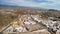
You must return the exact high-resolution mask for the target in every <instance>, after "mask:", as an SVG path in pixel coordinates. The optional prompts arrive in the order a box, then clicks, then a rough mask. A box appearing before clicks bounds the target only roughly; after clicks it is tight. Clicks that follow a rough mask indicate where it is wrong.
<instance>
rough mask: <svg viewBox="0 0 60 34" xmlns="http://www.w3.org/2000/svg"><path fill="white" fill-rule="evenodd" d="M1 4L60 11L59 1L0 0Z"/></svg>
mask: <svg viewBox="0 0 60 34" xmlns="http://www.w3.org/2000/svg"><path fill="white" fill-rule="evenodd" d="M1 4H3V5H4V4H5V5H16V6H28V7H40V8H47V9H59V10H60V0H0V5H1Z"/></svg>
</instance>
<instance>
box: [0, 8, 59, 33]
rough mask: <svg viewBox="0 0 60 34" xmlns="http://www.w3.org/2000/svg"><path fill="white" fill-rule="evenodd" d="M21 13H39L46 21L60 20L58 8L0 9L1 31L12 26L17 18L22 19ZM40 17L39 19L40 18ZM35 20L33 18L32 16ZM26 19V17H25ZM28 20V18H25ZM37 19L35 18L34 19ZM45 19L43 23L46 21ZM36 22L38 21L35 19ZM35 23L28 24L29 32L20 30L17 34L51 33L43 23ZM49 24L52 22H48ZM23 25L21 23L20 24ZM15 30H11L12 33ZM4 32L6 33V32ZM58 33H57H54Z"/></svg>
mask: <svg viewBox="0 0 60 34" xmlns="http://www.w3.org/2000/svg"><path fill="white" fill-rule="evenodd" d="M19 15H21V16H22V15H28V16H29V15H33V16H34V15H39V17H40V16H41V17H40V18H42V20H44V21H48V20H52V21H60V11H58V10H37V9H22V8H21V9H5V8H4V9H0V32H4V31H5V30H6V29H7V28H9V27H10V26H12V23H13V22H15V21H16V20H17V19H20V17H19ZM24 18H25V17H24ZM40 18H38V19H40ZM31 19H32V20H33V18H31ZM23 20H24V19H23ZM25 20H26V19H25ZM33 21H35V20H33ZM44 21H43V23H45V22H44ZM35 22H36V21H35ZM36 23H37V24H35V25H26V27H27V28H28V29H29V31H28V32H20V33H18V32H17V33H16V34H51V32H49V31H48V29H47V27H45V26H44V25H42V24H41V23H40V22H39V23H38V22H36ZM47 23H48V24H49V25H50V23H49V22H47ZM20 25H21V24H20ZM21 26H22V25H21ZM12 33H14V32H11V34H12ZM4 34H6V33H5V32H4ZM54 34H56V33H54ZM57 34H58V33H57Z"/></svg>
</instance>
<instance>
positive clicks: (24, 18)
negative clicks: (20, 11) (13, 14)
mask: <svg viewBox="0 0 60 34" xmlns="http://www.w3.org/2000/svg"><path fill="white" fill-rule="evenodd" d="M40 17H41V16H39V15H19V16H18V22H19V23H18V22H16V23H15V24H13V26H12V25H11V26H10V27H8V28H7V29H6V30H5V32H27V29H26V26H25V25H35V24H36V23H37V22H39V23H43V24H44V25H46V26H47V27H51V28H53V30H57V31H58V32H60V21H52V20H43V19H42V18H40ZM34 20H35V21H37V22H35V21H34Z"/></svg>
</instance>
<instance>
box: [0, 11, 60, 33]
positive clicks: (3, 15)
mask: <svg viewBox="0 0 60 34" xmlns="http://www.w3.org/2000/svg"><path fill="white" fill-rule="evenodd" d="M19 14H39V15H42V18H43V19H47V17H59V18H58V19H60V12H56V11H55V12H53V11H47V12H46V11H33V10H30V11H28V10H14V11H10V10H9V11H7V10H2V11H0V30H2V29H3V28H4V27H6V26H7V25H9V23H11V22H12V21H14V20H15V19H17V17H18V15H19ZM24 34H25V33H24ZM27 34H28V33H27ZM31 34H38V33H31Z"/></svg>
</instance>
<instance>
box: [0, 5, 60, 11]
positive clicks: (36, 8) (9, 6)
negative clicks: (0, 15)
mask: <svg viewBox="0 0 60 34" xmlns="http://www.w3.org/2000/svg"><path fill="white" fill-rule="evenodd" d="M0 9H27V10H39V11H41V10H42V11H60V10H56V9H46V8H40V7H27V6H14V5H0Z"/></svg>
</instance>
